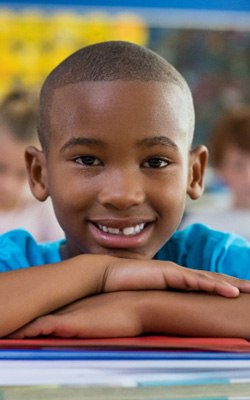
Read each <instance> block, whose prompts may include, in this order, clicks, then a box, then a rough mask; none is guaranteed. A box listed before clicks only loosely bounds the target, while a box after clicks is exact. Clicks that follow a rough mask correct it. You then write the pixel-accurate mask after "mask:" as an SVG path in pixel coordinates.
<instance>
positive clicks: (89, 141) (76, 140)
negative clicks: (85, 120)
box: [60, 136, 106, 153]
mask: <svg viewBox="0 0 250 400" xmlns="http://www.w3.org/2000/svg"><path fill="white" fill-rule="evenodd" d="M79 145H80V146H104V147H105V146H106V143H105V142H103V141H102V140H100V139H95V138H87V137H83V136H80V137H72V138H70V139H69V140H68V141H67V142H66V143H64V145H63V146H62V147H61V149H60V152H61V153H63V152H64V151H65V150H67V149H69V148H70V147H74V146H79Z"/></svg>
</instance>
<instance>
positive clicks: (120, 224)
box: [89, 217, 154, 229]
mask: <svg viewBox="0 0 250 400" xmlns="http://www.w3.org/2000/svg"><path fill="white" fill-rule="evenodd" d="M153 221H154V220H153V218H145V217H142V218H139V217H136V218H126V219H125V218H124V219H117V218H94V219H89V222H91V223H93V224H95V225H103V226H107V227H109V228H117V229H123V228H127V227H129V226H136V225H139V224H148V223H150V222H153Z"/></svg>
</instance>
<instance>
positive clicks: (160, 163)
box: [143, 157, 169, 168]
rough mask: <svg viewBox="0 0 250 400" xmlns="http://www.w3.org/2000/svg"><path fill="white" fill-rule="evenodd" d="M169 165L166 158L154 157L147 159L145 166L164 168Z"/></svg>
mask: <svg viewBox="0 0 250 400" xmlns="http://www.w3.org/2000/svg"><path fill="white" fill-rule="evenodd" d="M168 165H169V161H167V160H165V159H164V158H160V157H154V158H150V159H149V160H147V161H146V162H145V163H144V164H143V166H144V167H146V168H164V167H167V166H168Z"/></svg>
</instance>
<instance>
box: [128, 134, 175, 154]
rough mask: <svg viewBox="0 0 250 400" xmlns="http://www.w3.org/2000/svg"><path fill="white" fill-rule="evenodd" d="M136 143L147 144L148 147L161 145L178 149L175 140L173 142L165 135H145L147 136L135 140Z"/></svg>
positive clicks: (139, 144)
mask: <svg viewBox="0 0 250 400" xmlns="http://www.w3.org/2000/svg"><path fill="white" fill-rule="evenodd" d="M136 144H137V145H138V146H141V145H143V146H148V147H151V146H158V145H163V146H167V147H171V148H172V149H173V150H176V151H178V150H179V148H178V146H177V144H176V143H175V142H173V141H172V140H171V139H170V138H168V137H167V136H151V137H147V138H144V139H142V140H138V141H137V142H136Z"/></svg>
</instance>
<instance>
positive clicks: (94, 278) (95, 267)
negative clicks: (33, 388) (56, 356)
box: [0, 254, 250, 337]
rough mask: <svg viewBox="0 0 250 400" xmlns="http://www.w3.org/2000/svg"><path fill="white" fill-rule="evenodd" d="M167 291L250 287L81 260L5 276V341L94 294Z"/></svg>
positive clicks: (150, 266) (155, 265) (152, 264)
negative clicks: (23, 327) (10, 335)
mask: <svg viewBox="0 0 250 400" xmlns="http://www.w3.org/2000/svg"><path fill="white" fill-rule="evenodd" d="M229 283H231V284H233V285H235V286H231V285H230V284H229ZM167 288H175V289H176V288H177V289H183V290H190V289H192V290H204V291H208V292H212V293H219V294H222V295H223V296H228V297H234V296H238V294H239V290H238V289H237V288H239V289H240V290H242V291H248V292H250V282H246V281H241V280H238V279H235V278H230V277H227V276H225V275H219V274H212V273H210V274H209V273H207V272H202V271H192V270H188V269H186V268H183V267H180V266H177V265H176V264H173V263H171V262H163V261H156V260H127V259H122V258H115V257H110V256H103V255H87V254H86V255H81V256H77V257H75V258H72V259H69V260H67V261H63V262H60V263H58V264H51V265H44V266H40V267H32V268H27V269H21V270H18V271H10V272H5V273H0V316H1V318H0V337H1V336H5V335H7V334H9V333H10V332H13V331H15V330H16V329H18V328H20V327H21V326H23V325H25V324H27V323H28V322H30V321H32V320H33V319H35V318H37V317H39V316H41V315H45V314H49V313H51V312H53V311H54V310H56V309H59V308H61V307H62V306H65V305H67V304H70V303H72V302H74V301H76V300H78V299H80V298H84V297H87V296H90V295H93V294H98V293H102V292H113V291H119V290H141V289H167Z"/></svg>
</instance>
